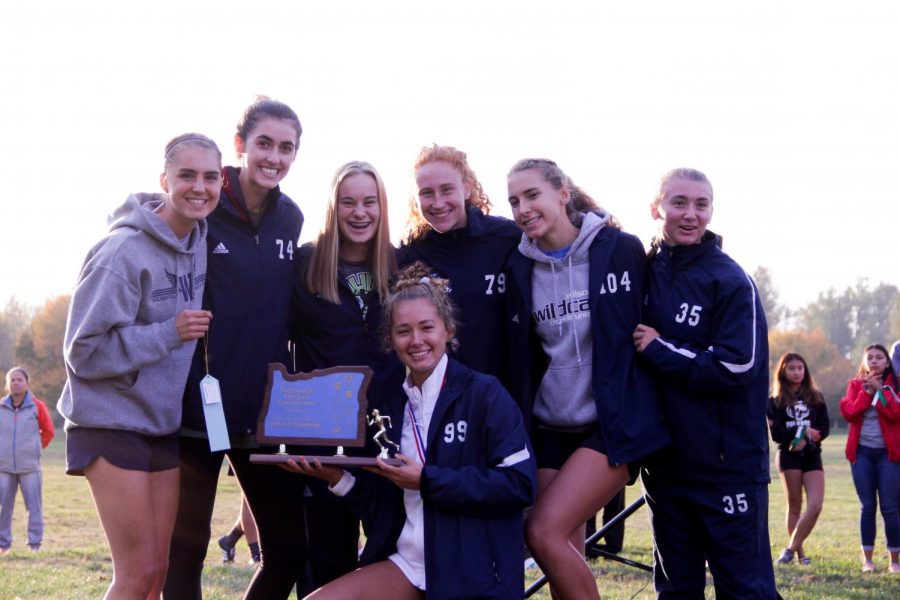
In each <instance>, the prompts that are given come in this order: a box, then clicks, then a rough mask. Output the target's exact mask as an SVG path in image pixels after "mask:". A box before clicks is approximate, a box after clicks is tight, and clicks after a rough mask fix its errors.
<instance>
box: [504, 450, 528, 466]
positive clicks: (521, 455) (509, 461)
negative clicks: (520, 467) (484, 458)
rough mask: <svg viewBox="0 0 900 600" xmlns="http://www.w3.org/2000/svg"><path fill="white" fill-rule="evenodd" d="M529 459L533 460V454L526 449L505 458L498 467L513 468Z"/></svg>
mask: <svg viewBox="0 0 900 600" xmlns="http://www.w3.org/2000/svg"><path fill="white" fill-rule="evenodd" d="M529 458H531V453H530V452H529V451H528V448H527V447H525V448H522V449H521V450H519V451H518V452H514V453H513V454H510V455H509V456H507V457H506V458H504V459H503V461H502V462H501V463H500V464H499V465H497V466H498V467H511V466H513V465H517V464H519V463H520V462H522V461H525V460H528V459H529Z"/></svg>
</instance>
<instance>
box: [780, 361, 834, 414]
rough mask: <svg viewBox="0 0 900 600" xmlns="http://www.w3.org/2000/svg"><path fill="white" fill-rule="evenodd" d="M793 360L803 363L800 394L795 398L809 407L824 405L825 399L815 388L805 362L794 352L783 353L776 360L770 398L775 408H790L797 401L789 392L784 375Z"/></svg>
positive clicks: (814, 382)
mask: <svg viewBox="0 0 900 600" xmlns="http://www.w3.org/2000/svg"><path fill="white" fill-rule="evenodd" d="M795 360H799V361H800V362H801V363H803V381H801V382H800V393H799V394H798V395H797V396H799V398H800V399H801V400H803V402H805V403H806V404H807V405H810V406H811V405H813V404H822V403H824V402H825V398H824V397H823V396H822V392H820V391H819V388H818V387H817V386H816V380H815V379H813V376H812V373H810V372H809V366H808V365H807V364H806V360H805V359H804V358H803V357H802V356H800V355H799V354H797V353H796V352H785V353H784V354H782V355H781V358H780V359H778V365H777V366H776V367H775V377H774V378H773V380H772V398H773V399H774V401H775V406H777V407H778V408H783V407H785V406H792V405H793V404H794V402H796V400H797V396H795V395H794V394H793V393H792V392H791V389H790V385H789V384H788V380H787V375H786V373H785V370H786V369H787V366H788V363H790V362H792V361H795Z"/></svg>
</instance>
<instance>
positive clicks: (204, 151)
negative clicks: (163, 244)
mask: <svg viewBox="0 0 900 600" xmlns="http://www.w3.org/2000/svg"><path fill="white" fill-rule="evenodd" d="M221 168H222V165H221V161H220V160H219V155H218V153H217V152H216V151H215V150H212V149H210V148H206V147H203V146H199V145H184V146H183V147H182V148H180V149H178V150H177V151H176V152H175V155H174V157H173V158H172V161H171V162H170V163H168V164H167V165H166V171H165V173H163V174H162V175H160V185H161V186H162V189H163V191H165V192H167V193H168V194H169V197H168V198H167V199H166V203H165V204H164V205H163V207H162V209H160V212H159V216H160V217H162V219H163V220H164V221H165V222H166V223H168V224H169V227H171V228H172V231H173V232H175V235H176V236H178V237H179V238H183V237H185V236H187V235H188V234H189V233H190V232H191V229H193V228H194V225H195V224H196V223H197V221H199V220H200V219H205V218H206V217H207V216H208V215H209V213H211V212H212V211H213V209H215V208H216V205H217V204H218V203H219V192H220V191H221V189H222V171H221Z"/></svg>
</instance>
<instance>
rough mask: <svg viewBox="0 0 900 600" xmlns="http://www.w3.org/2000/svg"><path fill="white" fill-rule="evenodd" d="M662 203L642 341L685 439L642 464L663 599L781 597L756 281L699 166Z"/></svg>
mask: <svg viewBox="0 0 900 600" xmlns="http://www.w3.org/2000/svg"><path fill="white" fill-rule="evenodd" d="M650 213H651V215H652V216H653V218H654V219H656V220H658V221H659V222H660V233H661V236H660V238H657V239H656V240H654V243H653V248H652V250H651V253H650V276H649V282H648V287H649V295H648V298H647V306H646V309H645V319H646V320H645V321H644V322H643V323H642V324H640V325H638V327H637V328H636V329H635V331H634V344H635V347H636V348H637V350H638V352H640V353H641V355H642V356H643V358H644V360H646V361H647V362H648V363H649V365H650V368H651V369H652V370H653V372H654V374H655V378H656V381H657V382H658V389H659V390H660V393H661V394H662V398H663V406H664V407H665V412H666V417H667V421H668V425H669V430H670V431H671V433H672V438H673V443H672V445H671V446H670V447H669V448H668V449H666V450H665V451H663V452H660V453H657V455H655V456H654V457H652V458H651V459H650V460H648V462H647V465H646V466H645V467H644V469H643V470H642V473H641V479H642V482H643V485H644V496H645V498H646V500H647V506H648V508H649V509H650V514H651V524H652V526H653V540H654V569H653V570H654V582H655V584H656V594H657V597H658V598H661V599H670V598H702V597H703V593H704V587H705V585H706V567H705V565H706V563H708V564H709V569H710V571H711V573H712V576H713V582H714V585H715V591H716V597H718V598H741V599H742V600H749V599H751V598H758V599H766V600H772V599H773V598H775V597H776V591H775V576H774V571H773V569H772V556H771V549H770V547H769V524H768V507H769V496H768V482H769V443H768V439H767V435H766V405H767V397H768V393H767V389H766V388H767V387H768V380H769V373H768V364H769V359H768V353H769V349H768V343H767V327H766V318H765V314H763V309H762V304H761V302H760V299H759V294H758V292H757V290H756V285H755V284H754V283H753V281H752V279H751V278H750V276H749V275H747V274H746V273H745V272H744V270H743V269H741V267H740V266H739V265H738V264H737V263H735V262H734V261H733V260H732V259H731V258H730V257H729V256H728V255H727V254H725V253H724V252H722V250H721V249H720V248H719V243H718V241H719V240H718V236H716V235H715V234H714V233H712V232H711V231H708V230H707V225H708V224H709V221H710V219H711V218H712V213H713V190H712V185H711V184H710V183H709V180H708V179H707V178H706V175H704V174H703V173H701V172H700V171H697V170H696V169H675V170H673V171H670V172H669V173H667V174H666V175H664V176H663V178H662V180H661V182H660V187H659V192H658V194H657V196H656V198H655V199H654V200H653V202H652V203H651V206H650Z"/></svg>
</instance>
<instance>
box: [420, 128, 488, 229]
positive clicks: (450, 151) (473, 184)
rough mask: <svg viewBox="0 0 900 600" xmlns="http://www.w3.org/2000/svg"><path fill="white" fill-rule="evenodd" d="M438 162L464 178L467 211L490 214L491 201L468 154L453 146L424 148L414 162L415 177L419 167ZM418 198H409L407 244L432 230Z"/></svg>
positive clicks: (433, 145) (434, 145)
mask: <svg viewBox="0 0 900 600" xmlns="http://www.w3.org/2000/svg"><path fill="white" fill-rule="evenodd" d="M438 161H439V162H445V163H447V164H449V165H450V166H452V167H453V168H454V169H456V170H457V171H458V172H459V174H460V176H461V177H462V180H463V185H464V186H466V187H468V188H469V190H470V194H469V197H468V198H466V203H465V206H466V210H468V209H469V207H471V206H474V207H475V208H477V209H478V210H480V211H481V212H483V213H484V214H486V215H487V214H490V212H491V201H490V200H489V199H488V196H487V194H486V193H485V192H484V188H483V187H481V183H480V182H479V181H478V178H477V177H476V176H475V171H473V170H472V167H470V166H469V163H468V161H467V160H466V153H465V152H463V151H462V150H457V149H456V148H454V147H453V146H438V145H437V144H432V145H431V146H425V147H423V148H422V149H421V150H420V151H419V155H418V156H417V157H416V160H415V162H413V175H415V172H416V171H418V170H419V167H421V166H422V165H424V164H427V163H430V162H438ZM417 196H418V195H417V194H415V193H414V194H412V195H411V196H410V197H409V215H408V216H407V219H406V234H405V235H404V241H405V242H406V243H407V244H410V243H412V242H414V241H416V240H417V239H419V238H421V237H422V236H423V235H425V233H427V232H428V230H429V229H431V225H429V224H428V221H427V220H426V219H425V217H424V215H422V211H421V210H420V209H419V199H418V197H417Z"/></svg>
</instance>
